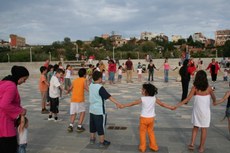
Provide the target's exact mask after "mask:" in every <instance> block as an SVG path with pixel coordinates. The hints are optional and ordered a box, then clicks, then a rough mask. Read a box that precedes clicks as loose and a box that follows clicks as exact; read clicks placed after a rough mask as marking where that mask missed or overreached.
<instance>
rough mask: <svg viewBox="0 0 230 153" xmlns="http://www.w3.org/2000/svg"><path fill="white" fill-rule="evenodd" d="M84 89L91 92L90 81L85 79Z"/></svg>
mask: <svg viewBox="0 0 230 153" xmlns="http://www.w3.org/2000/svg"><path fill="white" fill-rule="evenodd" d="M84 89H85V90H86V91H87V92H89V86H88V81H87V80H85V83H84Z"/></svg>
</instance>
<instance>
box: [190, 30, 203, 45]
mask: <svg viewBox="0 0 230 153" xmlns="http://www.w3.org/2000/svg"><path fill="white" fill-rule="evenodd" d="M192 39H193V41H194V42H196V41H198V42H201V43H203V44H205V43H206V40H207V38H206V37H205V36H204V35H203V34H202V33H201V32H197V33H194V34H193V36H192Z"/></svg>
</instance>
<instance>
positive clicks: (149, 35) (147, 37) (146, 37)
mask: <svg viewBox="0 0 230 153" xmlns="http://www.w3.org/2000/svg"><path fill="white" fill-rule="evenodd" d="M156 36H157V34H155V33H152V32H142V33H141V39H143V40H152V39H153V38H155V37H156Z"/></svg>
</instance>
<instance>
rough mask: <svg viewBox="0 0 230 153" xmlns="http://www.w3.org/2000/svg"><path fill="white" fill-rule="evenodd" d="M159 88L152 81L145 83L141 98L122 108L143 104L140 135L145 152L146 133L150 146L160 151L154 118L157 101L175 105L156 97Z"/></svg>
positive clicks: (168, 106)
mask: <svg viewBox="0 0 230 153" xmlns="http://www.w3.org/2000/svg"><path fill="white" fill-rule="evenodd" d="M156 94H157V88H156V87H155V86H154V85H152V84H151V83H147V84H143V86H142V95H143V97H141V98H140V99H138V100H136V101H133V102H130V103H127V104H123V105H122V106H121V107H120V108H124V107H130V106H134V105H138V104H141V107H142V108H141V115H140V126H139V135H140V145H139V150H140V152H145V150H146V133H148V137H149V147H150V149H151V150H153V151H158V145H157V143H156V138H155V134H154V120H155V116H156V114H155V103H157V104H158V105H160V106H162V107H165V108H168V109H171V110H173V109H174V107H173V106H170V105H168V104H166V103H163V102H161V101H160V100H159V99H158V98H156V96H155V95H156Z"/></svg>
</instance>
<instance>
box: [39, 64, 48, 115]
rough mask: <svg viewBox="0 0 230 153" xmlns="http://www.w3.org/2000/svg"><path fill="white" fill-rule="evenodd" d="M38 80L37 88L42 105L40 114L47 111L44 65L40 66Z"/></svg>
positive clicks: (46, 84) (46, 82) (45, 69)
mask: <svg viewBox="0 0 230 153" xmlns="http://www.w3.org/2000/svg"><path fill="white" fill-rule="evenodd" d="M40 72H41V76H40V80H39V90H40V92H41V99H42V102H41V106H42V111H41V113H42V114H48V113H49V111H48V110H47V109H46V98H47V91H48V87H49V83H48V81H47V79H46V73H47V68H46V67H45V66H41V67H40Z"/></svg>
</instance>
